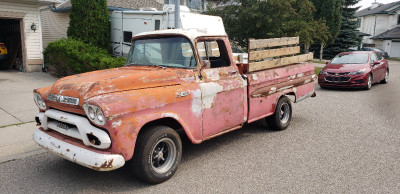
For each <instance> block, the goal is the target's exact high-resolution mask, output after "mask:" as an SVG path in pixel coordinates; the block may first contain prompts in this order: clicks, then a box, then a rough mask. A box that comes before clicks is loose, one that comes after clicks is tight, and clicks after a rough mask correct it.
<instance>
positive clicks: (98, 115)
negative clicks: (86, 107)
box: [96, 109, 104, 123]
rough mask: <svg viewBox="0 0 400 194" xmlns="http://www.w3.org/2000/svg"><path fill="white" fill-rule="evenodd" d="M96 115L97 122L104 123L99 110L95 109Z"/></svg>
mask: <svg viewBox="0 0 400 194" xmlns="http://www.w3.org/2000/svg"><path fill="white" fill-rule="evenodd" d="M96 115H97V120H98V121H99V122H100V123H103V122H104V115H103V113H102V112H101V110H100V109H97V113H96Z"/></svg>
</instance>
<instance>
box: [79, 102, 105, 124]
mask: <svg viewBox="0 0 400 194" xmlns="http://www.w3.org/2000/svg"><path fill="white" fill-rule="evenodd" d="M83 109H84V110H85V113H86V115H87V117H88V118H89V120H90V121H92V122H94V123H95V124H97V125H104V124H106V118H105V117H104V114H103V112H102V111H101V109H100V107H98V106H94V105H89V104H84V105H83Z"/></svg>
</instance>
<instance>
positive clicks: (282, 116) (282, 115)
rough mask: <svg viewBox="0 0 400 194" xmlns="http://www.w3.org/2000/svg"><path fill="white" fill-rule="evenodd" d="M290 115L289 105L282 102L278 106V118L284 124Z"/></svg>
mask: <svg viewBox="0 0 400 194" xmlns="http://www.w3.org/2000/svg"><path fill="white" fill-rule="evenodd" d="M289 117H290V107H289V104H288V103H286V102H285V103H283V104H282V105H281V107H280V111H279V120H280V121H281V123H282V124H286V123H287V122H288V121H289Z"/></svg>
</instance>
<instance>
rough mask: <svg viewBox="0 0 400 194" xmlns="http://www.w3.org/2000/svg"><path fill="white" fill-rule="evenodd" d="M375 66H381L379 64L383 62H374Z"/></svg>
mask: <svg viewBox="0 0 400 194" xmlns="http://www.w3.org/2000/svg"><path fill="white" fill-rule="evenodd" d="M373 64H374V65H379V64H381V62H380V61H374V63H373Z"/></svg>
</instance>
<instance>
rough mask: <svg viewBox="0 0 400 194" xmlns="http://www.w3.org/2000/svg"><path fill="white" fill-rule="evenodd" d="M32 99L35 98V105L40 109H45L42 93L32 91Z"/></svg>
mask: <svg viewBox="0 0 400 194" xmlns="http://www.w3.org/2000/svg"><path fill="white" fill-rule="evenodd" d="M33 99H34V100H35V103H36V105H37V106H38V107H39V108H40V109H42V110H46V103H44V100H43V98H42V95H40V94H38V93H33Z"/></svg>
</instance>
